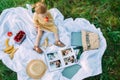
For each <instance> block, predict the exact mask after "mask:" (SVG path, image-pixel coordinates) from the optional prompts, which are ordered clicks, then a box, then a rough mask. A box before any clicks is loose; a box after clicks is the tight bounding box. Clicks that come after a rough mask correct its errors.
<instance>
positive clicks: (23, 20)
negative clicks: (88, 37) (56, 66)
mask: <svg viewBox="0 0 120 80" xmlns="http://www.w3.org/2000/svg"><path fill="white" fill-rule="evenodd" d="M27 7H28V9H25V8H23V7H16V8H9V9H6V10H4V11H3V12H2V14H1V15H0V60H2V62H3V63H4V64H5V65H6V66H7V67H8V68H10V69H11V70H13V71H15V72H16V73H17V80H32V79H31V78H29V76H28V75H27V74H26V66H27V63H28V62H29V61H30V60H32V59H42V60H43V61H44V62H45V63H46V61H45V57H44V54H45V53H43V54H38V53H36V52H35V51H33V49H32V48H33V43H34V41H35V37H36V31H35V28H34V27H33V21H32V15H33V13H32V11H31V7H30V6H29V5H27ZM49 11H50V12H51V13H52V16H53V18H54V21H55V24H56V25H57V27H58V29H59V35H60V40H61V41H62V42H63V43H65V45H66V47H69V46H70V34H71V32H77V31H81V30H87V31H92V32H95V33H98V34H99V37H100V48H99V49H96V50H90V51H85V52H83V53H82V55H81V57H80V62H79V65H80V66H81V68H80V70H79V71H78V72H77V73H76V75H74V76H73V78H72V79H71V80H81V79H84V78H86V77H90V76H94V75H98V74H101V73H102V64H101V61H102V56H103V54H104V51H105V49H106V40H105V38H104V37H103V34H102V32H101V30H100V28H95V26H94V25H93V24H90V23H89V21H88V20H86V19H84V18H76V19H75V20H73V19H72V18H67V19H64V16H63V15H62V14H61V12H59V10H58V9H56V8H52V9H50V10H49ZM19 30H23V31H25V33H26V39H25V40H24V42H23V43H22V44H21V45H18V44H16V43H15V42H14V40H13V37H14V35H16V33H17V32H18V31H19ZM8 31H12V33H13V36H12V37H11V38H10V45H12V44H14V46H15V47H16V48H19V49H18V50H17V52H16V53H15V55H14V58H13V59H12V60H11V59H10V57H9V55H8V54H5V53H4V52H3V49H4V48H5V44H4V42H5V39H6V38H8V37H7V35H6V34H7V32H8ZM46 37H48V38H49V43H50V44H53V43H54V36H53V33H50V32H46V33H45V34H44V35H43V38H42V40H41V43H40V44H42V43H43V41H44V39H45V38H46ZM42 49H43V50H44V52H51V51H57V50H59V49H60V48H59V47H57V46H55V45H52V46H51V47H48V48H47V49H44V48H43V47H42ZM48 79H49V80H68V79H67V78H65V77H63V76H62V74H61V70H57V71H53V72H49V70H47V71H46V73H45V75H44V76H43V77H42V78H41V79H40V80H48Z"/></svg>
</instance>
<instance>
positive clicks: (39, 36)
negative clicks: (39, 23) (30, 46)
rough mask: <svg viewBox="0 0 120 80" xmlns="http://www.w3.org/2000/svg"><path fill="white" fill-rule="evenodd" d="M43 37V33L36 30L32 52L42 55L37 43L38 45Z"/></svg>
mask: <svg viewBox="0 0 120 80" xmlns="http://www.w3.org/2000/svg"><path fill="white" fill-rule="evenodd" d="M42 35H43V31H42V30H40V29H38V34H37V37H36V40H35V44H34V50H36V51H37V52H38V53H42V52H43V51H42V50H41V49H40V48H39V43H40V39H41V37H42Z"/></svg>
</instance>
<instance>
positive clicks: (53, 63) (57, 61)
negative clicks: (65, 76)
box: [50, 60, 62, 69]
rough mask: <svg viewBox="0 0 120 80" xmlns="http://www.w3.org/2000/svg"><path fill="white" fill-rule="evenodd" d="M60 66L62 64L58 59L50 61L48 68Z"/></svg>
mask: <svg viewBox="0 0 120 80" xmlns="http://www.w3.org/2000/svg"><path fill="white" fill-rule="evenodd" d="M60 67H62V64H61V61H60V60H56V61H53V62H50V68H51V69H55V68H60Z"/></svg>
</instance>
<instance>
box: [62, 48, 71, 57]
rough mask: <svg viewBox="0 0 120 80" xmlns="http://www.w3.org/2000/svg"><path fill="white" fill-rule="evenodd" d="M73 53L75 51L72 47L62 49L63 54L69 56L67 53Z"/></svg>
mask: <svg viewBox="0 0 120 80" xmlns="http://www.w3.org/2000/svg"><path fill="white" fill-rule="evenodd" d="M72 53H73V51H72V49H71V48H68V49H64V50H62V55H63V56H67V55H70V54H72Z"/></svg>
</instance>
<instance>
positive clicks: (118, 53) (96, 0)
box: [0, 0, 120, 80]
mask: <svg viewBox="0 0 120 80" xmlns="http://www.w3.org/2000/svg"><path fill="white" fill-rule="evenodd" d="M37 1H39V0H0V13H1V12H2V11H3V10H4V9H7V8H11V7H17V6H23V7H25V4H26V3H30V4H32V3H35V2H37ZM45 2H46V4H47V6H48V8H49V9H50V8H53V7H56V8H58V9H59V10H60V11H61V12H62V14H63V15H64V16H65V18H69V17H72V18H74V19H75V18H78V17H80V18H86V19H87V20H89V21H90V22H91V23H93V24H95V26H96V27H97V28H98V27H99V28H101V30H102V32H103V35H104V37H105V38H106V40H107V45H108V46H107V50H106V51H105V53H104V56H103V58H102V68H103V73H102V74H100V75H98V76H94V77H90V78H86V79H85V80H119V79H120V68H119V66H120V0H45ZM0 80H17V78H16V73H14V72H12V71H11V70H9V69H8V68H7V67H5V66H4V65H3V64H2V62H0Z"/></svg>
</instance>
